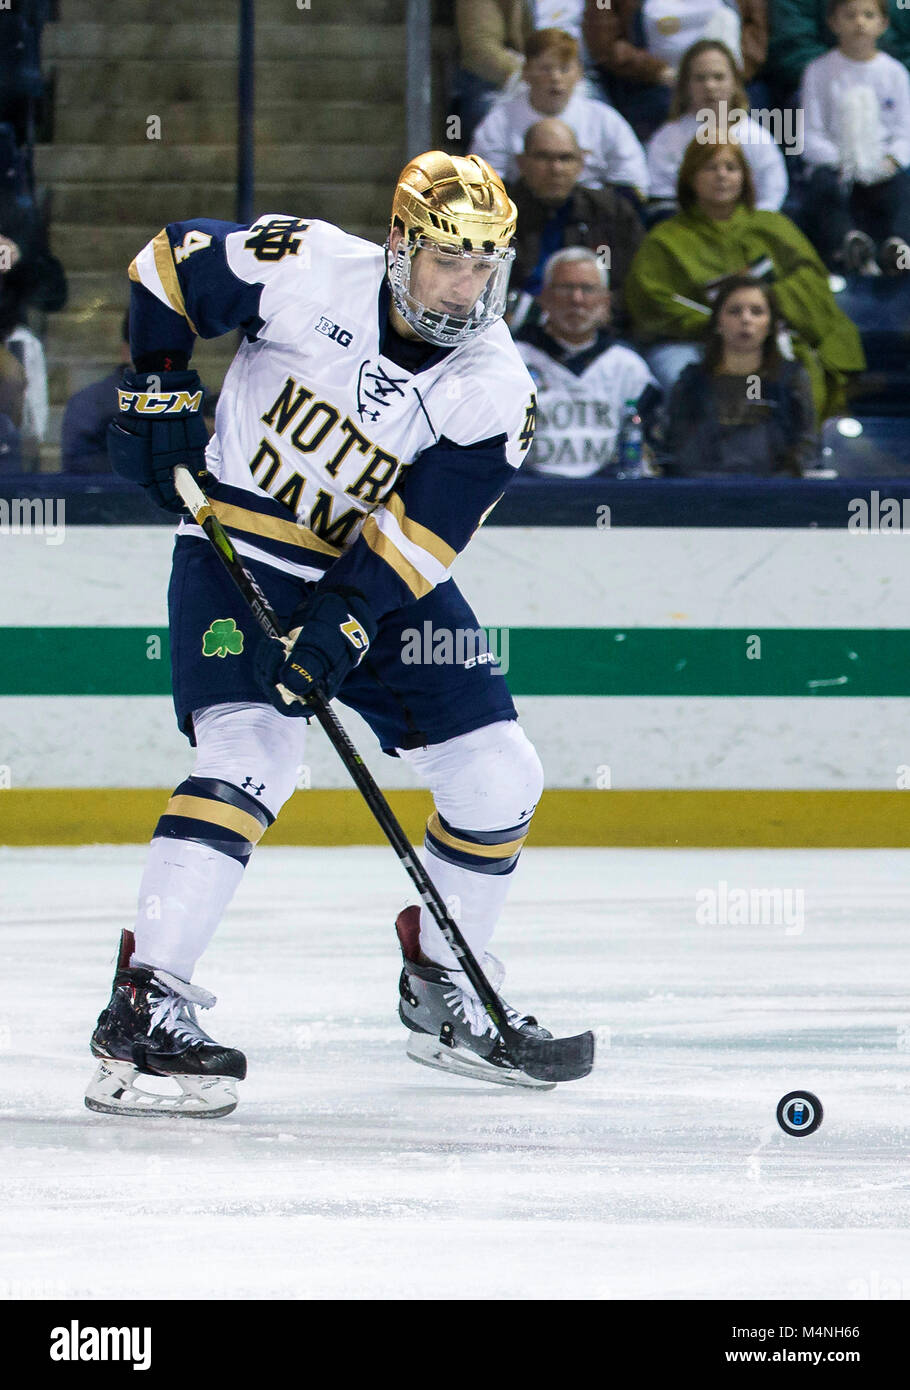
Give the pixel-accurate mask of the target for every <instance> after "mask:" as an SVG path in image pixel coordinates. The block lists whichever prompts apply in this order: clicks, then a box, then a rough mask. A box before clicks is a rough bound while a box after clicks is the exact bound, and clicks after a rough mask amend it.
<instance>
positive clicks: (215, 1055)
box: [85, 965, 246, 1119]
mask: <svg viewBox="0 0 910 1390" xmlns="http://www.w3.org/2000/svg"><path fill="white" fill-rule="evenodd" d="M215 1002H216V1001H215V996H214V995H213V994H209V992H208V991H207V990H204V989H200V988H199V986H198V985H191V984H188V983H187V982H186V981H185V980H178V979H177V977H176V976H175V975H169V974H168V973H167V971H165V970H157V969H150V968H149V967H146V966H141V965H140V966H134V967H129V966H122V965H121V966H120V967H118V970H117V973H116V975H115V976H114V988H113V992H112V994H111V1001H110V1003H109V1004H108V1006H107V1008H106V1009H103V1010H102V1012H101V1014H100V1016H99V1018H98V1023H97V1025H96V1027H95V1031H94V1033H93V1034H92V1041H91V1049H92V1053H93V1054H94V1056H95V1057H97V1058H98V1059H99V1065H98V1070H97V1071H96V1073H95V1075H94V1076H93V1077H92V1080H91V1082H90V1083H89V1086H88V1089H87V1090H86V1093H85V1103H86V1105H87V1106H88V1108H89V1110H98V1111H101V1112H103V1113H104V1114H107V1115H170V1116H183V1115H191V1116H194V1117H197V1118H199V1119H215V1118H217V1117H218V1116H221V1115H229V1114H230V1113H231V1111H232V1110H233V1109H235V1107H236V1105H237V1083H238V1081H242V1080H243V1078H244V1077H245V1076H246V1058H245V1057H244V1055H243V1053H242V1052H239V1051H238V1050H237V1049H236V1048H233V1047H223V1046H222V1045H221V1044H220V1043H216V1042H215V1041H214V1040H213V1039H212V1038H210V1037H209V1036H208V1034H207V1033H205V1032H203V1030H202V1029H201V1028H200V1026H199V1024H198V1022H197V1020H196V1005H197V1004H198V1005H199V1006H200V1008H203V1009H210V1008H211V1007H212V1005H213V1004H214V1003H215ZM142 1077H164V1078H168V1079H170V1080H171V1081H173V1082H175V1083H176V1087H177V1089H176V1090H174V1088H173V1087H171V1088H170V1089H171V1093H170V1094H167V1093H165V1090H164V1089H158V1090H156V1089H154V1088H153V1087H149V1086H148V1085H146V1086H145V1087H143V1086H142V1085H141V1084H140V1083H141V1078H142Z"/></svg>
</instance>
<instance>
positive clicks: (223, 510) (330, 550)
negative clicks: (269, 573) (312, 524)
mask: <svg viewBox="0 0 910 1390" xmlns="http://www.w3.org/2000/svg"><path fill="white" fill-rule="evenodd" d="M209 500H210V505H211V508H212V511H213V512H214V513H215V515H216V517H217V518H218V520H219V521H220V522H221V524H222V526H229V527H232V528H233V529H234V530H235V531H248V532H249V533H250V534H251V535H254V536H265V537H266V538H267V539H268V540H272V541H281V542H282V543H283V544H284V545H299V546H300V547H301V548H302V549H304V550H317V551H319V553H320V554H321V555H331V556H332V557H333V558H334V557H336V556H338V555H340V554H341V550H340V549H339V547H338V546H337V545H329V543H328V541H324V540H321V539H320V537H319V536H317V535H316V532H315V531H311V530H310V529H309V528H308V527H307V526H298V525H297V523H296V521H283V520H282V519H281V517H278V516H266V515H265V513H263V512H252V511H249V510H248V509H247V508H246V507H235V506H234V505H233V504H232V503H231V502H219V501H218V499H217V498H214V497H213V498H210V499H209Z"/></svg>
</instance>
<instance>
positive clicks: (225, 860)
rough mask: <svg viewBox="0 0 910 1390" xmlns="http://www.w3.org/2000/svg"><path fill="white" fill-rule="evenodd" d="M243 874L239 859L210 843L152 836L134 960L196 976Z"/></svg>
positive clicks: (184, 976) (182, 975) (183, 975)
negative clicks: (210, 847)
mask: <svg viewBox="0 0 910 1390" xmlns="http://www.w3.org/2000/svg"><path fill="white" fill-rule="evenodd" d="M242 877H243V865H242V864H241V863H240V862H239V860H237V859H232V858H231V857H230V855H227V854H220V853H219V852H218V851H217V850H213V849H209V848H208V847H207V846H206V845H198V844H196V843H195V842H194V841H192V840H173V839H168V838H165V837H163V836H162V837H161V838H160V839H157V840H153V841H152V843H151V845H150V846H149V855H148V859H147V860H146V864H145V872H144V873H143V875H142V882H141V884H140V886H139V911H138V914H137V917H136V925H135V928H134V933H135V938H136V945H135V949H134V951H133V955H132V958H131V962H130V963H131V964H132V963H133V962H137V963H139V964H142V965H154V966H157V967H158V968H159V969H161V970H168V971H170V973H171V974H172V975H176V976H177V977H178V978H179V979H181V980H189V979H191V978H192V974H193V971H194V969H195V968H196V962H197V961H198V960H199V957H200V956H201V955H202V953H203V951H204V950H205V948H206V946H207V945H208V944H209V942H210V941H211V939H212V936H213V935H214V932H215V928H216V927H217V926H218V923H219V922H220V921H221V918H222V916H223V915H224V912H225V910H226V909H227V906H228V903H229V902H230V901H231V898H232V897H233V896H234V892H235V890H236V888H237V885H238V883H239V882H240V880H241V878H242Z"/></svg>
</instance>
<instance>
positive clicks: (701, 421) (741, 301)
mask: <svg viewBox="0 0 910 1390" xmlns="http://www.w3.org/2000/svg"><path fill="white" fill-rule="evenodd" d="M780 329H781V319H780V310H779V309H778V307H777V302H776V300H775V296H774V291H773V290H772V289H771V288H770V287H769V286H768V285H759V284H756V283H755V281H754V280H752V279H751V278H750V277H749V276H746V275H737V276H732V277H731V278H730V279H728V280H725V281H724V282H723V284H722V285H720V286H719V288H718V291H717V297H716V299H715V300H714V306H713V308H712V311H711V318H710V320H709V323H708V330H707V335H706V339H705V355H704V361H703V362H695V363H691V364H690V365H689V366H688V367H686V368H685V370H684V371H683V373H682V375H681V376H680V377H679V380H678V381H677V382H676V385H675V386H674V387H673V392H672V395H671V396H670V402H669V406H668V409H667V423H666V428H665V430H664V440H663V446H662V448H661V450H660V455H659V457H660V462H661V464H662V466H663V471H664V473H665V474H666V475H667V476H668V477H673V476H676V477H688V478H699V477H710V476H712V475H714V474H716V473H726V474H752V475H758V476H763V475H769V474H775V473H776V474H780V473H783V474H790V475H791V476H793V477H800V476H801V474H802V472H803V469H804V468H808V467H811V466H812V464H814V463H815V462H816V459H817V455H818V436H817V433H816V430H815V410H814V407H813V403H812V384H811V382H810V381H809V375H808V373H807V371H806V369H805V367H803V366H802V364H801V363H799V362H795V361H792V360H788V359H786V358H785V357H783V356H782V355H781V351H780V347H779V344H778V334H779V332H780Z"/></svg>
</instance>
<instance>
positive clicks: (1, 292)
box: [0, 193, 67, 456]
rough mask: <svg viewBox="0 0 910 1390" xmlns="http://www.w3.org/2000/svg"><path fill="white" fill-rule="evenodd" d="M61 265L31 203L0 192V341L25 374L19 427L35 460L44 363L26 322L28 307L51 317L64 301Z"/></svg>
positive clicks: (43, 414)
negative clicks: (50, 247)
mask: <svg viewBox="0 0 910 1390" xmlns="http://www.w3.org/2000/svg"><path fill="white" fill-rule="evenodd" d="M66 296H67V287H66V276H65V275H64V273H63V267H62V265H61V264H60V262H59V261H58V260H57V258H56V256H52V255H51V253H50V250H49V248H48V245H47V238H46V235H45V231H44V226H43V223H42V221H41V218H40V216H39V214H38V212H37V210H36V208H35V207H34V205H33V204H31V203H29V202H26V201H24V200H22V199H20V198H17V197H15V196H13V195H12V194H9V193H6V194H5V195H4V194H0V343H3V344H4V345H5V346H6V347H7V349H8V350H9V351H10V352H11V353H12V354H13V355H14V356H15V357H16V358H18V360H19V362H20V363H21V365H22V367H23V368H24V372H25V391H24V396H23V401H22V417H21V420H20V421H18V422H16V423H18V425H19V427H20V429H21V431H22V435H23V444H24V448H25V450H26V453H29V454H31V455H32V456H34V455H35V454H36V453H37V446H38V444H39V443H40V441H41V440H42V439H43V438H44V435H45V432H46V430H47V417H48V407H47V365H46V362H45V359H44V349H43V348H42V346H41V343H40V342H39V340H38V338H37V337H36V336H35V334H34V333H33V332H32V331H31V329H30V328H29V327H28V324H27V321H26V320H27V313H28V310H29V308H34V309H39V310H43V311H44V312H45V313H52V312H54V311H55V310H57V309H62V308H63V306H64V304H65V303H66Z"/></svg>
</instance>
